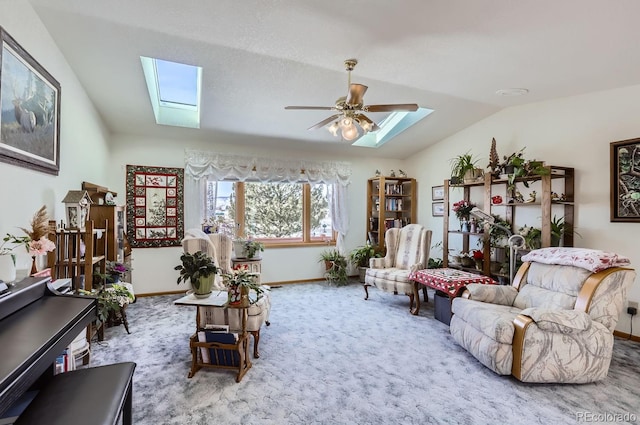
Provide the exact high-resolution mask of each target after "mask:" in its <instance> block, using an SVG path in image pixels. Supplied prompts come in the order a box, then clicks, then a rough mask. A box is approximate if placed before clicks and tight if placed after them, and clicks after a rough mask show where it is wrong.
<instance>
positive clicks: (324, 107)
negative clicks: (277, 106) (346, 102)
mask: <svg viewBox="0 0 640 425" xmlns="http://www.w3.org/2000/svg"><path fill="white" fill-rule="evenodd" d="M284 109H312V110H316V111H331V110H334V109H336V108H335V107H334V106H285V107H284Z"/></svg>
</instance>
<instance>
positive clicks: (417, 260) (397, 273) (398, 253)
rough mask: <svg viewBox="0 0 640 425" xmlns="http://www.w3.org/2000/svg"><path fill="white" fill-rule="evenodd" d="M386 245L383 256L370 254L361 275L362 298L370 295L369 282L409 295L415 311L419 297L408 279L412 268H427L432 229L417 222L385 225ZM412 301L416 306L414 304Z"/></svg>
mask: <svg viewBox="0 0 640 425" xmlns="http://www.w3.org/2000/svg"><path fill="white" fill-rule="evenodd" d="M384 243H385V247H386V249H387V252H386V255H385V256H384V257H383V258H371V259H370V260H369V268H368V269H367V272H366V275H365V279H364V282H365V283H364V291H365V297H364V299H365V300H366V299H368V298H369V289H368V288H369V286H375V287H376V288H378V289H381V290H382V291H384V292H392V293H394V294H405V295H407V296H409V311H411V313H412V314H418V311H419V310H420V299H419V297H418V289H417V287H416V285H414V283H413V282H412V281H410V280H409V274H410V273H411V272H412V271H415V270H421V269H426V268H427V263H428V262H429V247H430V246H431V230H427V229H426V228H425V227H423V226H421V225H419V224H409V225H407V226H404V227H402V228H396V227H394V228H391V229H388V230H387V231H386V233H385V235H384ZM414 301H415V308H414V307H413V306H414Z"/></svg>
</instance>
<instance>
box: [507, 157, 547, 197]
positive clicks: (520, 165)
mask: <svg viewBox="0 0 640 425" xmlns="http://www.w3.org/2000/svg"><path fill="white" fill-rule="evenodd" d="M524 149H525V148H522V149H520V150H519V151H517V152H514V153H512V154H511V155H509V156H504V157H503V158H504V162H503V163H502V164H501V165H500V169H501V171H503V172H504V173H505V174H507V184H508V187H509V190H510V191H512V190H513V189H514V188H515V182H516V179H518V178H524V177H528V176H545V175H547V174H549V172H550V171H549V169H548V168H547V167H545V166H544V161H538V160H535V159H531V160H528V159H525V158H524ZM522 184H524V186H525V187H527V188H528V187H529V182H527V181H526V180H523V181H522Z"/></svg>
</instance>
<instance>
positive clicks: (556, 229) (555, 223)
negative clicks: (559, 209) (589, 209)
mask: <svg viewBox="0 0 640 425" xmlns="http://www.w3.org/2000/svg"><path fill="white" fill-rule="evenodd" d="M568 234H570V235H578V236H580V237H582V236H581V235H580V234H579V233H578V232H576V231H575V230H573V228H569V226H568V225H567V223H565V221H564V217H560V218H557V217H556V216H555V215H554V216H553V219H552V220H551V246H562V245H563V242H564V235H568Z"/></svg>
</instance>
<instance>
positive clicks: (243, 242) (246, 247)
mask: <svg viewBox="0 0 640 425" xmlns="http://www.w3.org/2000/svg"><path fill="white" fill-rule="evenodd" d="M233 249H234V251H235V253H236V258H259V257H260V256H259V255H258V256H256V253H258V252H263V251H264V244H263V243H262V242H258V241H256V240H253V239H242V238H239V239H236V240H235V241H233Z"/></svg>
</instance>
